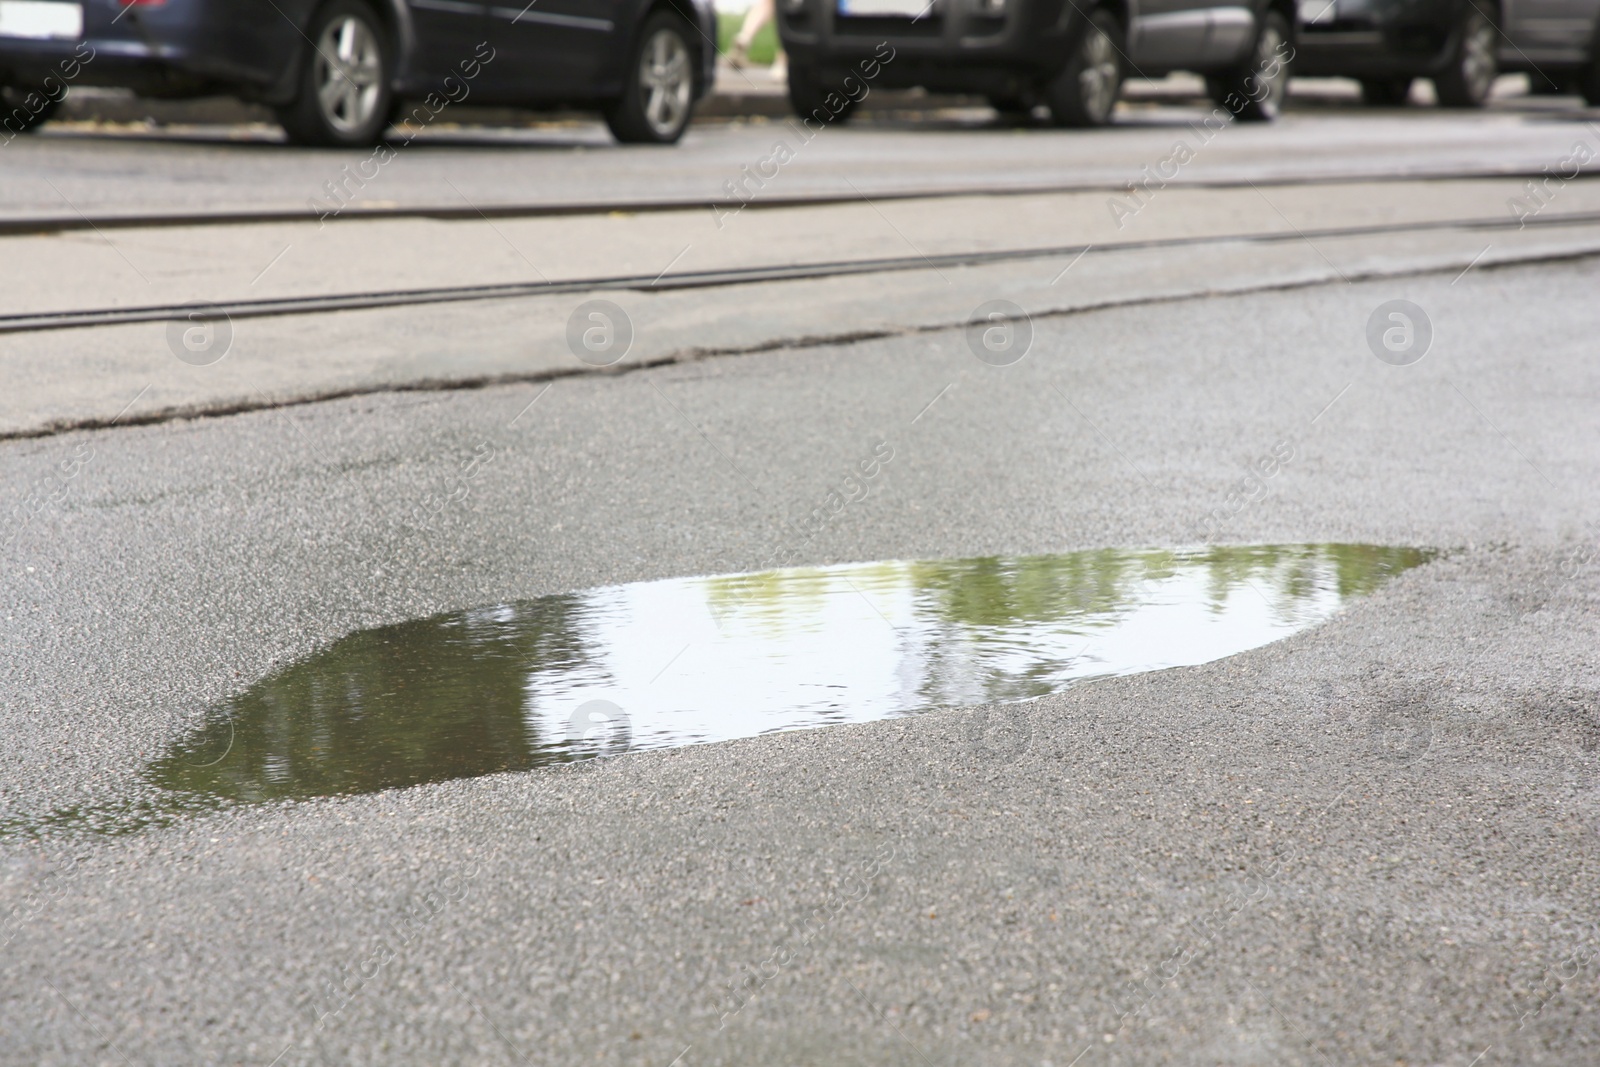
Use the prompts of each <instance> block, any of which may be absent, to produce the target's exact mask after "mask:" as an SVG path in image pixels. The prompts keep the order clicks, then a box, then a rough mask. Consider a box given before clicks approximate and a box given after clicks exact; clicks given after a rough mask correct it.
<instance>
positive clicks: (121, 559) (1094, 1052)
mask: <svg viewBox="0 0 1600 1067" xmlns="http://www.w3.org/2000/svg"><path fill="white" fill-rule="evenodd" d="M1597 282H1600V264H1597V263H1596V262H1595V261H1594V260H1582V261H1577V262H1572V263H1561V264H1554V265H1550V266H1541V267H1513V268H1503V269H1493V270H1485V269H1482V268H1481V267H1480V268H1478V269H1475V270H1471V271H1469V272H1468V273H1466V274H1465V275H1464V276H1463V277H1461V278H1460V279H1458V280H1456V281H1454V282H1452V281H1451V279H1450V277H1448V276H1430V277H1422V278H1409V279H1403V280H1390V281H1381V282H1370V283H1358V284H1355V285H1342V284H1338V285H1329V286H1324V287H1319V288H1314V289H1309V290H1302V291H1298V292H1293V293H1264V294H1251V295H1240V296H1217V297H1211V298H1207V299H1195V300H1190V301H1180V302H1176V303H1172V304H1167V305H1163V306H1161V307H1159V308H1154V309H1152V308H1116V309H1109V310H1101V311H1090V312H1085V313H1081V314H1073V315H1067V316H1063V317H1055V318H1045V319H1040V320H1038V321H1036V322H1034V323H1033V325H1032V328H1033V337H1032V345H1031V348H1030V350H1029V352H1028V354H1027V356H1026V357H1025V358H1023V359H1022V360H1021V361H1020V362H1018V363H1016V364H1014V365H1012V366H1009V367H994V366H990V365H987V364H985V363H982V362H980V361H979V360H977V359H976V358H974V355H973V353H972V352H971V351H970V350H969V347H968V342H967V338H966V336H965V335H964V333H963V332H962V331H960V330H951V331H946V332H932V333H925V334H920V335H913V336H904V337H891V338H884V339H879V340H873V341H868V342H862V343H859V344H855V345H842V346H820V347H814V348H808V349H802V350H780V351H774V352H768V353H760V354H753V355H745V356H737V357H728V358H718V359H711V360H706V361H702V362H698V363H694V364H689V365H680V366H672V367H664V368H658V369H654V370H637V371H630V372H628V373H622V374H611V375H601V376H593V377H585V378H579V379H567V380H562V381H558V382H556V383H554V384H553V385H551V386H550V387H549V391H548V393H547V394H545V395H542V396H541V395H540V393H539V390H540V389H542V388H544V387H543V386H537V385H511V386H503V387H494V388H486V389H481V390H471V391H456V392H439V393H428V394H383V395H374V396H365V397H358V398H352V399H346V400H338V401H330V402H326V403H318V404H312V405H303V406H298V407H293V408H286V409H282V410H267V411H258V412H252V413H248V414H242V415H236V416H228V417H220V418H204V419H196V420H193V421H174V422H169V423H164V424H159V425H152V426H141V427H127V428H114V429H110V430H103V431H95V432H74V433H66V434H62V435H57V436H53V437H49V438H42V439H38V440H21V441H10V442H4V443H0V454H3V455H4V457H5V461H4V463H3V464H0V486H3V488H4V491H5V493H6V498H7V499H24V498H29V495H30V494H34V495H33V497H32V499H43V500H47V501H49V503H47V504H45V505H42V506H41V508H40V510H39V511H38V513H37V514H36V515H34V516H33V517H32V518H31V521H28V522H26V523H25V524H21V525H14V526H13V527H12V528H11V529H10V531H9V532H8V533H7V537H8V539H9V540H8V544H7V547H6V548H5V550H4V556H3V565H4V566H5V568H6V579H5V582H4V584H3V586H0V590H3V594H0V595H3V597H4V616H5V620H4V621H5V626H6V630H5V634H6V638H5V640H6V644H7V648H8V651H9V654H8V655H7V657H6V659H5V667H4V671H3V673H0V709H3V711H0V715H3V716H4V721H3V722H0V729H3V730H4V733H5V736H6V738H7V744H6V746H5V749H4V752H3V753H0V804H3V807H4V811H5V813H6V816H7V819H8V824H7V825H8V826H9V827H10V832H9V833H8V834H7V836H6V837H5V838H4V840H3V841H0V915H3V916H5V919H4V926H3V928H0V929H3V931H4V933H3V937H4V938H5V940H6V942H7V944H6V950H5V954H4V963H3V964H0V1020H3V1026H0V1060H3V1061H4V1062H7V1063H17V1064H22V1063H29V1064H33V1063H86V1062H95V1063H98V1062H106V1063H123V1062H128V1063H163V1064H168V1063H171V1064H176V1063H259V1064H263V1065H266V1064H271V1063H277V1064H284V1065H288V1064H302V1063H317V1062H323V1063H330V1064H331V1063H386V1064H392V1063H419V1064H420V1063H501V1062H504V1063H537V1064H545V1063H550V1064H567V1063H590V1062H593V1063H604V1064H643V1065H660V1067H668V1065H669V1064H678V1065H680V1067H685V1065H698V1064H716V1063H752V1062H765V1063H830V1064H853V1063H862V1064H866V1063H873V1064H878V1063H908V1064H911V1063H914V1064H927V1065H938V1067H944V1065H946V1064H957V1063H961V1064H969V1063H982V1064H1019V1065H1020V1064H1030V1065H1038V1064H1053V1065H1055V1067H1066V1065H1069V1064H1078V1065H1080V1067H1092V1065H1095V1064H1144V1063H1194V1064H1215V1063H1229V1064H1256V1063H1260V1064H1268V1063H1271V1064H1324V1063H1330V1062H1331V1063H1380V1062H1381V1063H1385V1064H1391V1063H1399V1064H1414V1065H1459V1067H1466V1065H1468V1064H1471V1063H1474V1062H1476V1063H1479V1064H1481V1065H1483V1067H1488V1065H1492V1064H1498V1063H1516V1064H1585V1063H1592V1062H1594V1061H1595V1060H1596V1059H1597V1058H1600V1023H1597V1019H1600V1017H1597V1016H1596V1014H1595V1013H1594V1012H1593V1011H1591V1010H1589V1006H1590V1005H1592V1004H1593V1003H1594V1002H1595V1000H1596V998H1597V996H1600V958H1597V957H1600V931H1597V929H1596V925H1595V923H1596V919H1597V915H1596V906H1595V901H1596V900H1597V899H1600V849H1597V847H1596V839H1595V832H1596V816H1597V814H1600V804H1597V797H1596V792H1595V782H1596V778H1595V772H1596V769H1597V761H1600V753H1597V751H1596V749H1597V746H1600V696H1597V694H1600V679H1597V677H1596V661H1595V656H1594V650H1595V648H1596V647H1597V637H1600V613H1597V611H1596V602H1597V598H1600V561H1597V560H1596V558H1595V556H1596V547H1595V546H1596V541H1597V533H1600V500H1597V499H1596V497H1595V494H1594V491H1593V490H1594V486H1595V485H1596V484H1600V449H1597V441H1596V434H1595V430H1596V424H1595V414H1594V413H1595V410H1596V400H1597V399H1600V366H1597V365H1596V363H1595V361H1594V359H1593V340H1594V334H1595V319H1594V303H1593V293H1594V291H1595V286H1596V283H1597ZM1391 299H1407V300H1411V301H1414V302H1415V303H1416V304H1418V305H1420V306H1421V307H1422V308H1423V309H1425V311H1426V313H1427V315H1428V316H1429V318H1430V320H1431V322H1432V326H1433V338H1432V343H1431V348H1430V350H1429V351H1428V352H1427V354H1426V356H1424V357H1423V358H1422V359H1421V360H1420V361H1418V362H1415V363H1413V364H1411V365H1408V366H1394V365H1390V364H1389V363H1385V362H1381V361H1380V360H1378V359H1376V358H1375V357H1374V354H1373V353H1372V352H1371V351H1369V350H1368V346H1367V341H1366V338H1365V333H1366V330H1367V324H1368V319H1369V316H1371V314H1372V313H1373V311H1374V310H1375V309H1376V308H1377V307H1378V306H1379V305H1380V304H1382V303H1383V302H1385V301H1388V300H1391ZM530 401H536V402H535V403H534V404H533V406H532V407H528V405H529V403H530ZM879 435H881V436H883V437H884V438H886V439H888V440H889V441H891V442H893V443H894V444H895V446H896V458H895V459H894V461H893V463H892V464H891V465H890V466H888V467H887V468H886V469H885V472H884V476H883V477H882V478H880V482H881V485H880V486H879V487H877V488H876V489H875V492H874V495H872V496H870V497H869V498H868V499H866V500H864V501H861V502H860V503H858V504H856V505H852V506H851V507H850V508H849V509H847V510H846V511H845V513H844V514H842V515H841V516H839V518H838V519H837V520H836V521H835V522H834V523H833V524H832V525H831V526H829V527H828V528H827V529H826V530H824V531H823V532H822V533H821V534H820V535H819V536H818V537H817V538H816V539H815V540H814V541H812V542H810V543H808V544H807V545H805V546H804V548H803V549H802V552H801V555H802V557H803V558H804V559H806V560H808V561H815V562H824V561H842V560H856V559H883V558H915V557H944V556H971V555H980V554H989V553H1001V552H1004V553H1021V552H1040V551H1059V550H1070V549H1077V548H1087V547H1094V546H1100V545H1129V546H1132V545H1148V544H1173V543H1181V542H1183V541H1185V540H1189V539H1190V537H1189V536H1188V535H1189V532H1190V531H1192V530H1193V529H1194V527H1195V524H1196V523H1198V522H1201V521H1203V520H1204V518H1205V517H1206V516H1207V515H1210V514H1212V513H1214V512H1215V511H1216V510H1217V509H1219V508H1220V509H1223V510H1224V512H1225V513H1226V521H1225V522H1224V523H1223V525H1222V531H1221V534H1220V537H1221V538H1222V539H1224V540H1228V541H1237V542H1258V541H1260V542H1267V541H1277V542H1285V541H1366V542H1374V543H1392V544H1412V545H1425V546H1433V547H1437V548H1440V549H1443V550H1446V551H1445V554H1444V555H1443V556H1442V557H1441V558H1439V559H1438V560H1437V561H1435V562H1434V563H1431V564H1429V565H1427V566H1425V567H1422V568H1419V569H1417V570H1414V571H1410V572H1408V573H1406V574H1405V575H1403V576H1401V577H1400V578H1398V579H1396V580H1395V581H1394V582H1392V583H1391V584H1390V585H1388V586H1387V587H1385V588H1384V589H1383V590H1381V591H1380V592H1378V593H1377V594H1375V595H1374V596H1372V597H1370V598H1369V599H1367V600H1364V601H1362V602H1360V603H1358V604H1356V605H1355V606H1354V607H1352V608H1351V609H1350V610H1349V611H1347V612H1346V613H1344V614H1343V615H1341V616H1340V617H1338V618H1337V619H1335V620H1334V621H1332V622H1330V623H1329V624H1327V625H1325V626H1323V627H1320V628H1318V629H1315V630H1313V631H1310V632H1307V633H1305V634H1302V635H1299V636H1297V637H1295V638H1293V639H1290V640H1288V641H1284V642H1281V643H1279V644H1276V645H1272V646H1268V647H1266V648H1262V649H1259V650H1256V651H1254V652H1250V653H1247V654H1244V655H1241V656H1237V657H1233V658H1231V659H1227V660H1224V661H1220V662H1216V663H1212V664H1209V665H1206V666H1202V667H1198V668H1189V669H1181V670H1173V671H1167V672H1162V673H1158V674H1152V675H1146V676H1142V677H1136V678H1128V679H1119V680H1110V681H1104V682H1099V683H1095V684H1091V685H1085V686H1082V687H1080V688H1077V689H1074V690H1070V691H1068V692H1066V693H1063V694H1060V695H1058V696H1054V697H1050V698H1047V699H1042V700H1039V701H1036V702H1033V703H1030V704H1025V705H1016V706H1009V707H1002V708H979V709H955V710H951V711H947V712H939V713H931V714H927V715H922V716H918V717H914V718H908V719H901V720H892V721H884V722H879V723H874V724H868V725H863V726H852V727H840V728H833V729H826V730H820V731H812V732H805V733H796V734H787V735H777V736H769V737H764V738H759V739H755V740H749V741H740V742H734V743H729V744H723V745H714V746H705V747H698V748H688V749H683V750H678V751H673V752H665V753H635V754H630V755H626V756H622V757H619V758H615V759H610V760H605V761H599V762H593V763H588V764H583V765H577V766H573V767H570V768H566V769H561V770H555V771H549V772H535V773H528V774H517V775H501V776H494V777H489V778H483V779H476V780H470V781H456V782H450V783H445V784H441V785H436V786H427V787H420V788H414V789H409V790H404V791H396V792H389V793H383V794H378V795H373V796H366V797H357V798H346V799H338V800H325V801H317V802H309V803H301V804H292V805H279V806H268V807H258V808H240V809H235V810H231V811H227V812H223V813H220V814H216V815H212V816H206V817H191V818H187V819H182V820H180V821H178V822H177V823H176V824H174V825H172V826H168V827H164V828H161V827H158V828H153V829H149V830H146V831H144V832H142V833H137V834H133V835H129V836H124V837H119V838H104V837H95V836H90V835H82V834H74V833H71V832H67V831H61V830H54V829H51V828H50V824H49V822H48V816H49V815H50V813H51V812H53V811H55V812H59V811H61V810H63V809H68V808H71V807H73V806H85V805H96V804H115V803H118V802H120V801H123V800H136V799H138V798H139V797H140V796H141V795H142V794H141V792H140V790H141V787H140V786H139V785H138V784H137V780H136V779H137V774H138V771H139V769H140V768H141V767H142V766H143V765H144V764H145V763H146V762H147V761H148V760H149V759H150V758H152V757H153V756H154V755H155V754H156V753H158V752H159V751H160V750H161V749H162V747H163V746H164V745H165V744H167V743H168V742H170V740H171V739H172V738H174V737H175V736H177V735H178V734H179V733H180V732H181V731H182V730H183V729H184V728H185V727H186V726H187V725H189V724H192V722H193V717H194V716H195V715H196V714H197V713H198V710H199V709H201V708H203V707H205V706H206V705H207V704H208V703H211V702H214V701H216V700H218V699H219V698H221V697H223V696H225V695H227V694H229V693H233V692H237V691H239V690H241V689H243V688H244V687H246V686H248V685H249V684H251V683H252V682H253V681H255V680H257V679H259V678H261V677H262V676H264V675H265V674H267V673H269V672H270V671H272V670H273V669H274V668H275V667H276V666H281V665H283V664H285V663H287V662H290V661H292V660H294V659H296V658H297V657H299V656H302V655H304V654H306V653H307V652H309V651H311V650H313V649H315V648H318V647H321V646H323V645H325V644H326V643H327V642H329V641H330V640H332V639H334V638H336V637H337V636H339V635H341V634H343V633H346V632H348V631H350V630H352V629H357V628H361V627H365V626H370V625H375V624H378V623H381V622H386V621H394V620H400V619H406V618H412V617H416V616H419V615H423V614H430V613H433V612H438V611H444V610H451V609H457V608H464V607H469V606H472V605H478V604H488V603H496V602H500V601H504V600H507V599H512V598H519V597H527V596H535V595H539V594H544V593H549V592H557V591H561V590H568V589H578V588H586V587H591V586H595V585H598V584H604V583H611V582H620V581H628V580H634V579H643V578H652V577H662V576H667V575H674V574H695V573H710V572H719V571H733V570H741V569H747V568H751V567H755V566H759V565H760V564H761V563H762V562H763V561H764V560H765V559H767V558H770V556H771V554H772V553H773V552H774V550H776V549H778V548H780V547H782V538H783V532H782V525H781V523H782V520H783V519H784V518H786V517H791V516H793V515H796V514H798V513H802V512H805V511H808V510H810V509H811V508H812V507H813V506H815V505H816V503H817V502H818V501H819V500H820V499H821V497H822V496H823V495H824V494H825V493H826V491H827V489H828V488H829V486H830V484H831V482H832V481H833V477H834V474H835V472H836V471H837V470H842V469H843V467H844V466H845V464H847V463H848V462H850V461H851V460H853V459H854V458H855V456H856V454H857V453H858V452H859V451H860V450H861V449H862V447H863V446H864V445H865V444H866V443H867V442H869V441H871V440H873V439H875V438H876V437H877V436H879ZM1286 439H1287V440H1289V441H1292V442H1293V448H1294V456H1295V458H1294V459H1293V461H1291V462H1290V463H1289V464H1287V466H1286V468H1285V469H1284V470H1283V471H1282V472H1281V473H1280V474H1278V475H1277V476H1276V477H1275V478H1274V479H1273V480H1271V481H1269V482H1268V483H1266V486H1267V487H1266V491H1265V492H1264V493H1263V494H1261V495H1259V497H1258V498H1257V499H1254V500H1252V501H1249V502H1247V503H1243V504H1241V505H1240V506H1239V507H1238V508H1237V510H1235V508H1234V504H1236V503H1238V501H1239V499H1240V498H1239V496H1238V495H1237V494H1235V490H1236V488H1237V487H1238V486H1239V484H1240V483H1241V481H1242V479H1243V477H1244V471H1245V468H1246V465H1247V464H1249V463H1250V462H1251V461H1253V460H1254V459H1255V458H1256V457H1258V456H1259V455H1261V454H1264V453H1266V452H1267V451H1268V450H1269V449H1271V448H1272V447H1273V446H1274V445H1275V444H1276V443H1278V442H1280V441H1283V440H1286ZM483 442H489V443H490V444H491V445H492V446H493V448H494V450H495V451H494V455H495V460H494V462H493V464H492V465H491V467H490V469H489V473H488V475H487V476H486V477H484V478H483V479H482V480H481V481H479V482H477V483H474V486H473V488H472V492H471V493H470V494H469V495H468V496H467V497H466V499H465V500H463V501H461V502H460V504H459V506H456V507H453V508H451V509H448V510H446V511H444V512H442V513H440V514H438V515H435V516H433V517H432V518H430V519H427V520H423V521H418V520H416V519H415V518H414V515H415V507H416V505H417V503H418V502H419V500H421V499H422V498H423V497H424V496H426V495H428V494H438V493H440V492H441V491H444V490H448V489H449V487H450V486H451V484H452V483H451V478H452V476H453V475H452V472H453V471H455V470H456V469H457V465H458V462H459V460H460V459H461V458H462V457H464V456H466V455H469V454H471V453H472V452H473V450H474V449H475V448H476V447H477V446H478V445H480V444H481V443H483ZM65 471H70V472H71V473H70V474H64V473H63V472H65ZM1585 486H1587V487H1588V488H1587V489H1585ZM41 493H42V494H43V496H42V497H41V496H39V494H41ZM1230 494H1234V495H1233V496H1232V497H1231V498H1230ZM52 498H53V499H52ZM29 828H43V829H44V833H43V836H42V838H41V839H39V840H32V839H30V838H29V836H28V835H27V833H26V832H25V831H26V830H27V829H29ZM332 983H341V984H342V985H343V988H344V990H345V992H344V993H343V994H342V995H339V996H335V995H333V994H332V993H330V992H329V989H328V987H329V985H330V984H332ZM274 1057H277V1059H274ZM1474 1057H1479V1058H1478V1059H1477V1060H1475V1059H1474Z"/></svg>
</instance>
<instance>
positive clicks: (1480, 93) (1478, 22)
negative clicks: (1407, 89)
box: [1433, 4, 1500, 107]
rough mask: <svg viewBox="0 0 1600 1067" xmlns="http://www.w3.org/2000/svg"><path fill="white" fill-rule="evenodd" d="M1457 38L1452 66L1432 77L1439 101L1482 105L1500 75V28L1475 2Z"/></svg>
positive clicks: (1451, 61)
mask: <svg viewBox="0 0 1600 1067" xmlns="http://www.w3.org/2000/svg"><path fill="white" fill-rule="evenodd" d="M1456 38H1457V39H1456V50H1455V54H1454V55H1452V56H1451V57H1450V65H1449V66H1448V67H1446V68H1445V70H1444V72H1443V73H1441V74H1440V75H1439V76H1438V77H1436V78H1434V79H1433V88H1434V90H1435V91H1436V92H1438V94H1439V103H1440V104H1443V105H1444V106H1445V107H1482V106H1483V105H1484V102H1485V101H1486V100H1488V99H1489V90H1490V89H1492V88H1494V80H1495V78H1497V77H1499V75H1500V63H1499V60H1498V58H1497V57H1496V55H1495V50H1496V49H1497V48H1498V47H1499V44H1500V31H1499V30H1498V29H1497V28H1496V27H1495V24H1494V23H1493V22H1492V21H1490V19H1489V17H1488V16H1487V15H1485V14H1484V13H1483V12H1482V11H1479V10H1478V7H1477V5H1476V4H1473V5H1471V6H1470V7H1469V8H1468V10H1467V13H1466V15H1465V16H1464V17H1463V18H1462V20H1461V27H1460V29H1459V31H1458V32H1457V35H1456Z"/></svg>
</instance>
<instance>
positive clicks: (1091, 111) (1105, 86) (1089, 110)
mask: <svg viewBox="0 0 1600 1067" xmlns="http://www.w3.org/2000/svg"><path fill="white" fill-rule="evenodd" d="M1125 51H1126V50H1125V48H1124V47H1123V35H1122V24H1121V23H1119V22H1118V21H1117V20H1116V17H1115V16H1113V15H1112V14H1111V12H1109V11H1106V10H1104V9H1101V10H1098V11H1095V12H1093V13H1091V14H1090V15H1089V17H1088V18H1087V19H1085V20H1084V23H1083V26H1082V28H1081V29H1080V30H1079V31H1078V35H1077V38H1076V40H1074V41H1073V44H1072V51H1071V58H1069V59H1068V60H1067V65H1066V66H1064V67H1062V68H1061V73H1060V74H1058V75H1056V77H1055V79H1054V80H1053V81H1051V82H1050V84H1049V86H1047V87H1046V89H1045V102H1046V103H1048V104H1049V105H1050V117H1051V118H1052V119H1054V120H1055V123H1056V125H1057V126H1077V127H1083V126H1106V125H1109V124H1110V123H1111V116H1112V113H1113V112H1114V111H1115V110H1116V107H1117V97H1118V96H1119V95H1121V93H1122V57H1123V54H1124V52H1125Z"/></svg>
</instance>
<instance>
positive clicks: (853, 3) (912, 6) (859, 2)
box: [839, 0, 933, 19]
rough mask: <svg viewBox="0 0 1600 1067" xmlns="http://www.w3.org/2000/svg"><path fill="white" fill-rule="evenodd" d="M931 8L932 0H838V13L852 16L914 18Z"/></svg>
mask: <svg viewBox="0 0 1600 1067" xmlns="http://www.w3.org/2000/svg"><path fill="white" fill-rule="evenodd" d="M932 9H933V3H932V0H839V14H841V15H846V16H851V17H854V18H874V17H876V18H881V17H884V16H888V17H890V18H907V19H914V18H917V17H918V16H921V15H926V14H928V13H929V12H930V11H931V10H932Z"/></svg>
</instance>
